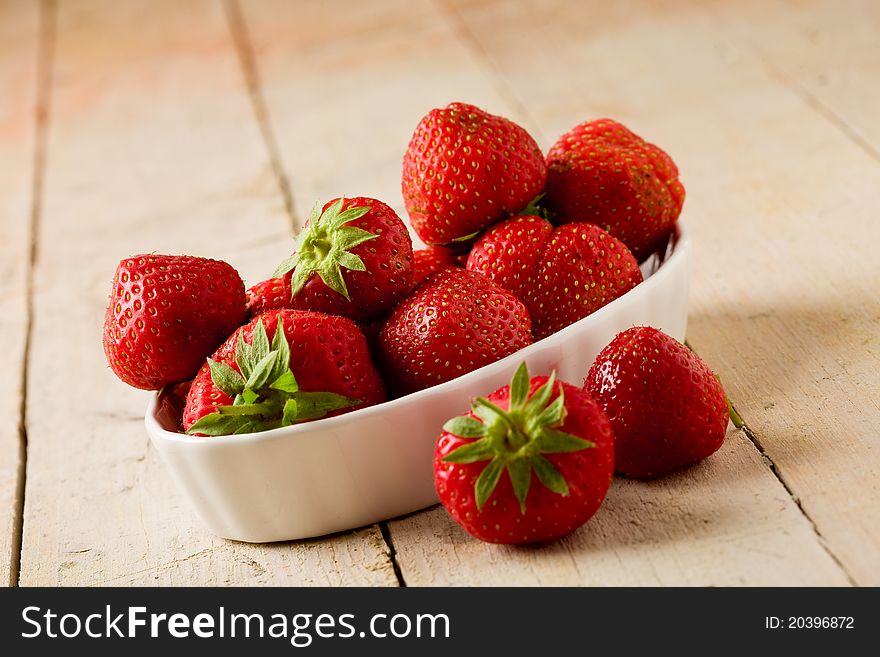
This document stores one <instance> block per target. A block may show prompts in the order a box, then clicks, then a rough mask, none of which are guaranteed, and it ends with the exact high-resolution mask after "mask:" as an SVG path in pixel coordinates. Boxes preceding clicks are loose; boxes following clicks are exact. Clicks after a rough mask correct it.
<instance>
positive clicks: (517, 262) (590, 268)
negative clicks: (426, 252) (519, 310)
mask: <svg viewBox="0 0 880 657" xmlns="http://www.w3.org/2000/svg"><path fill="white" fill-rule="evenodd" d="M467 268H468V269H470V270H472V271H477V272H480V273H481V274H483V275H485V276H486V277H487V278H489V280H491V281H493V282H495V283H497V284H498V285H500V286H501V287H503V288H505V289H507V290H510V291H511V292H513V293H514V294H515V295H516V296H517V297H519V298H520V299H521V300H522V301H523V302H524V303H525V304H526V307H527V308H528V309H529V315H530V316H531V318H532V333H533V335H534V337H535V339H536V340H540V339H541V338H545V337H547V336H548V335H551V334H553V333H555V332H556V331H558V330H560V329H562V328H565V327H566V326H568V325H569V324H572V323H574V322H576V321H577V320H579V319H581V318H583V317H586V316H587V315H589V314H591V313H593V312H595V311H596V310H598V309H599V308H601V307H602V306H604V305H605V304H607V303H610V302H611V301H614V299H616V298H617V297H619V296H621V295H622V294H624V293H626V292H628V291H629V290H631V289H632V288H634V287H635V286H636V285H638V284H639V283H641V282H642V272H641V271H640V270H639V265H638V263H637V262H636V260H635V258H633V256H632V254H631V253H630V252H629V250H628V249H627V248H626V246H624V245H623V244H622V243H621V242H620V241H618V240H616V239H615V238H613V237H611V235H609V234H608V233H606V232H605V231H604V230H602V229H601V228H599V227H598V226H594V225H593V224H588V223H572V224H566V225H564V226H560V227H558V228H556V229H554V228H553V226H552V225H551V224H550V222H548V221H547V220H546V219H542V218H541V217H534V216H517V217H511V218H510V219H507V220H505V221H502V222H501V223H499V224H496V225H495V226H493V227H492V228H490V229H489V230H488V231H486V232H485V233H484V234H483V236H482V237H480V239H479V240H477V243H476V244H474V248H473V249H471V254H470V257H469V258H468V263H467Z"/></svg>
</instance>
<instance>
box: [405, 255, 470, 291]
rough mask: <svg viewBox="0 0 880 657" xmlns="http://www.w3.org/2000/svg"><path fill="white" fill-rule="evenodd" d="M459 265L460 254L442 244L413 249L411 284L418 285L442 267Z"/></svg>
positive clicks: (460, 264) (460, 263)
mask: <svg viewBox="0 0 880 657" xmlns="http://www.w3.org/2000/svg"><path fill="white" fill-rule="evenodd" d="M465 257H466V254H465ZM461 266H462V262H461V255H460V254H456V253H454V252H452V251H450V250H449V249H445V248H443V247H442V246H429V247H428V248H426V249H420V250H418V251H413V285H418V284H419V283H421V282H422V281H423V280H425V279H426V278H427V277H428V276H430V275H431V274H433V273H435V272H438V271H440V270H442V269H447V268H448V267H461Z"/></svg>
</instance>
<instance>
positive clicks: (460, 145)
mask: <svg viewBox="0 0 880 657" xmlns="http://www.w3.org/2000/svg"><path fill="white" fill-rule="evenodd" d="M546 177H547V171H546V167H545V165H544V157H543V155H542V154H541V149H540V148H539V147H538V144H536V143H535V140H534V139H532V137H531V136H530V135H529V133H527V132H526V131H525V130H524V129H523V128H521V127H520V126H518V125H517V124H516V123H513V122H512V121H508V120H507V119H505V118H503V117H500V116H495V115H493V114H489V113H488V112H484V111H483V110H481V109H480V108H478V107H474V106H473V105H466V104H464V103H452V104H451V105H449V106H448V107H446V108H445V109H434V110H431V111H430V112H429V113H428V115H427V116H425V117H424V118H423V119H422V120H421V121H420V122H419V124H418V126H416V130H415V132H414V133H413V136H412V140H411V141H410V143H409V146H408V147H407V149H406V154H405V155H404V157H403V180H402V188H403V200H404V203H405V204H406V211H407V212H408V213H409V216H410V219H411V221H412V225H413V228H414V229H415V231H416V233H417V234H418V236H419V237H421V238H422V240H423V241H424V242H425V243H426V244H453V243H457V242H467V241H470V240H471V239H472V238H473V237H475V236H476V234H477V233H479V232H480V231H481V230H483V229H484V228H486V227H488V226H490V225H492V224H493V223H495V222H496V221H498V220H499V219H502V218H503V217H505V216H506V215H508V214H512V213H514V212H517V211H518V210H520V209H521V208H524V207H525V206H526V205H527V204H528V203H529V201H531V200H532V199H533V198H534V197H535V196H537V195H538V194H540V193H541V190H543V188H544V182H545V180H546Z"/></svg>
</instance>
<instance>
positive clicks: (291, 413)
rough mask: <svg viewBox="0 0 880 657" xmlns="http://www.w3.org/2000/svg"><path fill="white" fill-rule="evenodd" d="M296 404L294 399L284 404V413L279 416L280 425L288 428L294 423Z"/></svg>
mask: <svg viewBox="0 0 880 657" xmlns="http://www.w3.org/2000/svg"><path fill="white" fill-rule="evenodd" d="M296 411H297V404H296V399H288V400H287V402H286V403H285V404H284V412H283V414H282V416H281V424H283V425H284V426H289V425H291V424H294V423H295V422H296Z"/></svg>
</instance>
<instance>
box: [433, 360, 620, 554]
mask: <svg viewBox="0 0 880 657" xmlns="http://www.w3.org/2000/svg"><path fill="white" fill-rule="evenodd" d="M532 474H534V475H535V476H534V477H532ZM613 474H614V437H613V434H612V432H611V425H610V424H609V423H608V419H607V418H606V417H605V414H604V413H603V412H602V409H601V408H600V407H599V405H598V404H597V403H596V402H595V401H593V399H592V398H591V397H590V396H589V395H588V394H586V393H585V392H584V391H583V390H580V389H579V388H576V387H574V386H571V385H569V384H567V383H561V382H556V375H555V372H554V373H553V374H551V375H550V377H549V378H548V377H546V376H538V377H534V378H532V379H531V380H530V379H529V372H528V369H527V368H526V366H525V363H523V364H522V365H521V366H520V367H519V369H518V370H517V371H516V374H514V376H513V380H512V381H511V384H510V385H509V386H504V387H503V388H501V389H500V390H496V391H495V392H493V393H492V394H491V395H489V396H488V398H486V399H483V398H478V399H475V400H474V402H473V404H472V410H471V411H470V412H469V413H467V414H466V415H464V416H462V417H457V418H454V419H452V420H450V421H449V422H447V423H446V424H445V425H444V426H443V433H442V434H441V435H440V439H439V441H438V442H437V447H436V449H435V451H434V485H435V486H436V488H437V493H438V495H439V496H440V501H441V502H442V503H443V506H445V507H446V509H447V511H449V513H450V514H451V515H452V517H453V518H454V519H455V521H456V522H457V523H458V524H459V525H461V526H462V527H464V529H465V530H466V531H467V532H469V533H470V534H472V535H473V536H475V537H477V538H479V539H481V540H483V541H489V542H490V543H531V542H535V541H549V540H552V539H555V538H559V537H560V536H564V535H565V534H568V533H569V532H572V531H574V530H575V529H577V528H578V527H580V526H581V525H583V524H584V523H585V522H586V521H587V520H589V519H590V517H592V515H593V514H594V513H595V512H596V510H597V509H598V508H599V505H600V504H602V500H603V499H604V498H605V493H606V491H607V490H608V486H609V485H610V484H611V478H612V476H613Z"/></svg>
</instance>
